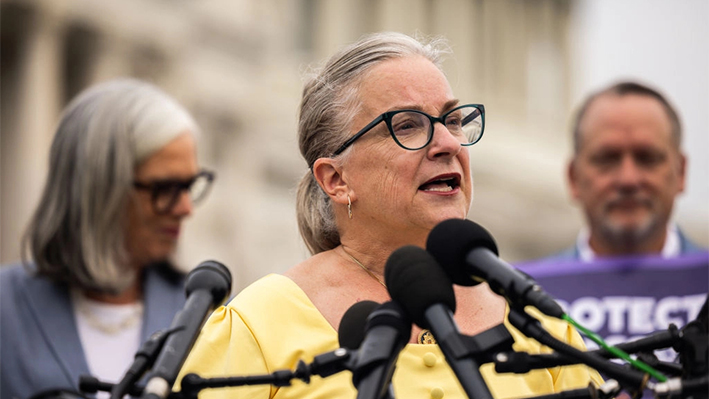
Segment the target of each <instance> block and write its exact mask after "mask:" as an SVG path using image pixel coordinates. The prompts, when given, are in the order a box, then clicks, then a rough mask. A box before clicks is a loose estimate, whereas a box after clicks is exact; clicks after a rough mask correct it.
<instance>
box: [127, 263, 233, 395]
mask: <svg viewBox="0 0 709 399" xmlns="http://www.w3.org/2000/svg"><path fill="white" fill-rule="evenodd" d="M230 291H231V273H230V272H229V269H227V268H226V266H224V265H223V264H221V263H219V262H216V261H205V262H202V263H200V264H199V266H197V267H196V268H195V269H194V270H192V271H191V272H190V273H189V274H188V275H187V281H186V282H185V293H186V295H187V301H186V302H185V305H184V307H183V308H182V310H181V311H179V312H178V313H177V314H176V315H175V317H174V318H173V319H172V325H171V326H170V331H172V333H171V334H170V336H168V337H167V340H166V341H165V344H164V346H163V349H162V351H161V352H160V355H158V358H157V359H156V361H155V366H154V367H153V370H152V373H151V378H149V379H148V383H147V384H146V386H145V390H144V391H143V395H142V396H141V398H142V399H155V398H162V399H164V398H165V397H167V395H168V394H169V393H170V390H171V388H172V385H173V384H174V383H175V379H176V378H177V374H178V372H179V371H180V368H181V367H182V364H183V363H184V362H185V358H187V354H188V353H189V351H190V349H192V346H193V345H194V342H195V340H196V339H197V335H198V334H199V331H200V329H201V328H202V325H204V322H205V321H206V320H207V316H208V315H209V314H210V313H211V312H212V310H214V308H216V307H217V306H219V305H221V304H223V303H224V301H225V300H226V298H227V295H228V294H229V292H230Z"/></svg>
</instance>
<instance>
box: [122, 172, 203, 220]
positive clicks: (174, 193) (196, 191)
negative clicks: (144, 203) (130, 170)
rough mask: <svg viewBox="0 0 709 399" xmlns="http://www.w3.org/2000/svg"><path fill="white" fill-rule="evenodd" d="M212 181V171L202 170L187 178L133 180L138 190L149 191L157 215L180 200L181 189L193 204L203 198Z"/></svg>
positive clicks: (163, 212) (168, 209)
mask: <svg viewBox="0 0 709 399" xmlns="http://www.w3.org/2000/svg"><path fill="white" fill-rule="evenodd" d="M212 181H214V172H210V171H206V170H203V171H201V172H199V173H198V174H197V175H195V176H194V177H193V178H191V179H189V180H157V181H154V182H150V183H141V182H137V181H134V182H133V186H134V187H135V188H137V189H139V190H147V191H150V199H151V201H152V205H153V210H154V211H155V213H157V214H159V215H164V214H166V213H169V212H170V211H171V210H172V208H174V207H175V205H177V202H178V201H179V200H180V194H182V192H183V191H188V192H189V193H190V199H191V200H192V203H193V204H196V203H198V202H199V201H201V200H202V199H204V198H205V197H206V195H207V193H208V192H209V188H210V187H211V186H212Z"/></svg>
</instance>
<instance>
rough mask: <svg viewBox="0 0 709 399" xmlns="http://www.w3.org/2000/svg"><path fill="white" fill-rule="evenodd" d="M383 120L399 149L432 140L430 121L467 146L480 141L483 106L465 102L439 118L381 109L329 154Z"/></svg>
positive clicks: (426, 143)
mask: <svg viewBox="0 0 709 399" xmlns="http://www.w3.org/2000/svg"><path fill="white" fill-rule="evenodd" d="M382 121H384V122H386V125H387V128H388V129H389V134H390V135H391V137H392V138H393V139H394V141H396V144H398V145H399V146H400V147H401V148H404V149H406V150H412V151H414V150H420V149H421V148H423V147H426V146H427V145H428V144H429V143H430V142H431V140H432V139H433V124H434V123H436V122H440V123H442V124H443V126H445V127H446V128H447V129H448V131H449V132H450V133H451V134H452V135H453V136H455V137H457V138H458V140H459V141H460V144H461V145H464V146H469V145H473V144H475V143H477V142H478V141H480V138H482V136H483V131H485V106H484V105H482V104H466V105H461V106H458V107H455V108H453V109H452V110H450V111H448V112H446V113H445V114H443V115H441V116H440V117H439V118H436V117H435V116H431V115H429V114H427V113H425V112H422V111H417V110H411V109H402V110H397V111H390V112H385V113H383V114H381V115H379V116H378V117H376V118H375V119H374V120H373V121H372V122H370V123H369V124H368V125H367V126H365V127H364V128H362V130H360V131H359V132H357V133H356V134H355V135H354V136H352V137H350V138H349V140H347V141H345V143H344V144H342V145H341V146H340V148H338V149H337V151H335V152H334V153H333V154H332V156H336V155H340V154H341V153H342V152H343V151H344V150H346V149H347V147H349V146H350V145H352V143H354V142H355V141H356V140H357V139H358V138H360V137H362V136H363V135H364V134H365V133H367V132H368V131H370V130H371V129H372V128H373V127H375V126H376V125H378V124H379V123H380V122H382Z"/></svg>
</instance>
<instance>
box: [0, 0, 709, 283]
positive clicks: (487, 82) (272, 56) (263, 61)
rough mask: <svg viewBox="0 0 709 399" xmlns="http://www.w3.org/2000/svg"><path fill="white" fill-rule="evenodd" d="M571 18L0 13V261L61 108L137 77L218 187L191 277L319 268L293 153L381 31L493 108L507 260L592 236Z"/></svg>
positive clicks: (397, 10) (230, 2)
mask: <svg viewBox="0 0 709 399" xmlns="http://www.w3.org/2000/svg"><path fill="white" fill-rule="evenodd" d="M573 4H574V3H573V2H567V1H556V0H535V1H515V0H440V1H435V0H362V1H355V0H210V1H187V0H182V1H174V0H172V1H168V0H124V1H120V2H118V1H113V0H63V1H54V0H2V1H0V29H1V32H2V36H1V39H2V42H1V43H0V44H1V46H2V65H1V71H2V81H1V82H0V84H1V86H0V87H1V95H2V96H1V97H0V104H1V106H2V113H1V115H0V116H1V119H0V121H1V125H0V129H1V130H0V131H1V136H0V151H1V152H0V160H1V165H0V166H1V179H0V193H1V198H0V261H2V262H3V263H7V262H13V261H17V260H19V258H20V246H19V243H20V236H21V234H22V233H23V231H24V229H25V226H26V224H27V222H28V220H29V217H30V215H31V212H32V210H33V209H34V207H35V205H36V203H37V201H38V198H39V195H40V190H41V188H42V184H43V182H44V179H45V176H46V167H47V154H48V150H49V146H50V143H51V139H52V135H53V129H54V125H55V124H56V122H57V120H58V118H59V112H60V111H61V109H62V108H63V107H64V106H65V105H66V104H67V102H68V101H69V100H70V99H71V98H72V97H73V96H74V95H76V94H77V93H78V92H79V91H81V90H82V89H83V88H85V87H87V86H89V85H91V84H93V83H97V82H99V81H103V80H106V79H110V78H113V77H119V76H133V77H137V78H141V79H145V80H148V81H151V82H153V83H155V84H157V85H158V86H160V87H162V88H163V89H164V90H165V91H167V92H168V93H170V94H172V95H173V96H174V97H175V98H177V99H178V101H179V102H181V103H182V104H184V105H185V106H186V107H187V108H188V109H189V110H190V111H191V112H192V113H193V114H194V115H195V117H196V119H197V122H198V123H199V124H200V126H201V127H202V129H203V131H204V134H203V136H202V140H201V143H200V154H199V157H200V162H201V164H202V165H204V166H205V167H208V168H211V169H213V170H215V171H216V172H217V180H216V184H215V186H214V189H213V191H212V193H211V194H210V197H209V198H208V199H207V200H206V201H205V202H204V203H203V204H200V206H199V207H198V208H197V209H196V210H195V213H194V215H193V216H192V218H191V219H190V220H188V221H187V223H186V226H185V232H184V235H183V237H182V242H181V248H180V253H179V254H178V258H179V259H178V261H179V263H180V264H181V265H182V266H183V267H185V268H190V267H192V266H194V265H196V264H197V263H199V262H200V261H202V260H206V259H216V260H219V261H221V262H223V263H225V264H226V265H228V266H229V267H230V268H231V270H232V273H233V275H234V281H235V289H237V290H238V289H241V288H243V287H244V286H246V285H247V284H248V283H250V282H252V281H254V280H255V279H257V278H258V277H261V276H263V275H265V274H267V273H270V272H282V271H284V270H286V269H287V268H288V267H290V266H291V265H293V264H295V263H297V262H298V261H300V260H302V259H304V258H305V257H307V255H308V254H307V250H306V249H305V246H304V245H303V244H302V243H301V239H300V237H299V235H298V229H297V225H296V221H295V220H296V219H295V187H296V184H297V182H298V180H299V179H300V177H301V176H302V174H303V173H305V171H306V166H305V163H304V162H303V161H302V159H301V157H300V154H299V152H298V149H297V139H296V119H297V111H298V103H299V98H300V91H301V84H302V80H301V77H302V76H303V74H304V72H306V71H307V68H308V66H309V65H312V64H313V63H315V62H318V61H321V60H323V59H324V58H325V57H327V56H328V55H330V54H331V53H332V52H333V51H334V50H335V49H337V47H338V46H340V45H342V44H345V43H349V42H352V41H354V40H356V39H357V38H358V37H359V36H361V35H362V34H364V33H367V32H373V31H383V30H395V31H400V32H404V33H407V34H412V35H415V34H422V35H425V36H429V35H444V36H445V37H446V38H447V39H448V40H449V42H450V44H451V47H452V49H453V55H452V56H450V57H449V59H448V60H447V61H446V64H445V69H446V73H447V75H448V77H449V80H450V82H451V85H452V87H453V90H454V93H455V94H456V96H457V97H458V98H460V99H461V101H462V102H475V103H483V104H485V106H486V111H487V120H486V134H485V137H484V138H483V140H482V141H481V142H480V143H479V144H477V145H476V146H474V147H472V148H471V150H470V151H471V159H472V169H473V177H474V181H475V195H474V202H473V206H472V209H471V213H470V218H471V219H473V220H476V221H477V222H479V223H480V224H482V225H483V226H485V227H486V228H488V230H490V231H491V233H492V234H493V235H494V236H495V237H496V239H497V241H498V245H499V247H500V249H501V254H502V256H503V257H505V258H506V259H507V260H510V261H516V260H523V259H530V258H536V257H540V256H544V255H547V254H550V253H552V252H555V251H557V250H559V249H561V248H563V247H565V246H566V245H568V244H570V243H571V242H572V238H571V237H572V236H574V235H575V234H576V231H577V230H578V228H579V226H580V225H581V218H580V214H579V212H578V211H577V210H576V209H574V207H573V206H572V205H571V204H570V202H569V199H568V195H567V192H566V188H565V183H564V179H563V173H564V172H563V170H564V164H565V161H566V158H567V157H568V153H569V146H570V145H569V139H568V136H569V135H568V133H567V126H568V120H569V115H570V113H571V112H572V107H573V105H574V104H571V93H570V92H569V86H570V81H571V79H572V71H571V66H570V65H571V62H570V60H569V57H570V55H569V54H570V51H569V46H570V44H569V40H568V30H569V26H568V24H569V20H570V14H571V8H572V7H573ZM688 230H689V232H690V234H691V233H692V231H693V230H692V227H691V226H689V227H688ZM700 238H701V237H700ZM703 239H706V238H705V237H704V238H703Z"/></svg>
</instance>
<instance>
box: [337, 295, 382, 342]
mask: <svg viewBox="0 0 709 399" xmlns="http://www.w3.org/2000/svg"><path fill="white" fill-rule="evenodd" d="M379 305H381V304H379V303H377V302H374V301H359V302H357V303H355V304H354V305H352V306H350V308H349V309H347V311H346V312H345V314H344V315H342V320H340V327H339V328H338V329H337V340H338V342H339V343H340V347H341V348H345V349H350V350H357V349H359V346H360V345H361V344H362V341H364V333H365V327H366V325H367V318H368V317H369V315H370V314H371V313H372V312H373V311H374V309H376V308H378V307H379Z"/></svg>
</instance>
